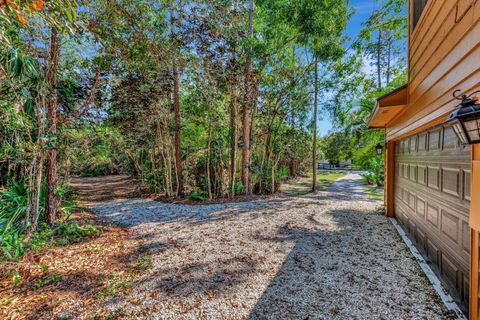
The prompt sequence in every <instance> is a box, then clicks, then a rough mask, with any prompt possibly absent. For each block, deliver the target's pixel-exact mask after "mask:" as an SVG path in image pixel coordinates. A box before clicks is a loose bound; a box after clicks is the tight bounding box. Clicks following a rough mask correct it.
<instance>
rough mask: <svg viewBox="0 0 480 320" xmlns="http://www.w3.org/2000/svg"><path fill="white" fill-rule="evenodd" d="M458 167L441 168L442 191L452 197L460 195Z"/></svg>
mask: <svg viewBox="0 0 480 320" xmlns="http://www.w3.org/2000/svg"><path fill="white" fill-rule="evenodd" d="M460 172H461V170H460V169H457V168H448V167H447V168H446V167H443V168H442V174H441V175H442V192H445V193H447V194H449V195H452V196H454V197H458V196H460Z"/></svg>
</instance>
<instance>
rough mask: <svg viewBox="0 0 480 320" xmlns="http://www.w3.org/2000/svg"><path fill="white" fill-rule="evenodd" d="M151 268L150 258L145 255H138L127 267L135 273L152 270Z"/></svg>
mask: <svg viewBox="0 0 480 320" xmlns="http://www.w3.org/2000/svg"><path fill="white" fill-rule="evenodd" d="M152 266H153V262H152V257H151V256H150V255H148V254H146V253H142V254H140V255H139V256H138V258H137V259H136V260H135V261H134V262H133V263H131V264H129V267H130V268H131V269H133V270H134V271H136V272H144V271H147V270H148V269H150V268H152Z"/></svg>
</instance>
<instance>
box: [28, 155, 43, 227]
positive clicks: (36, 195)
mask: <svg viewBox="0 0 480 320" xmlns="http://www.w3.org/2000/svg"><path fill="white" fill-rule="evenodd" d="M34 170H35V171H34V172H35V175H34V180H33V182H34V183H33V185H32V187H33V190H32V193H31V200H30V222H29V224H30V227H29V229H30V231H35V230H36V229H37V225H38V218H39V216H40V193H41V192H42V176H43V154H42V151H40V152H39V154H38V155H37V160H36V163H35V169H34Z"/></svg>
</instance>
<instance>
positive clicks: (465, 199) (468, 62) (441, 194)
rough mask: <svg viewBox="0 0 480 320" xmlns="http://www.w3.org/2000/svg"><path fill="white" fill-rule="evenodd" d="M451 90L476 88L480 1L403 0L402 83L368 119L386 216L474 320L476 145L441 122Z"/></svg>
mask: <svg viewBox="0 0 480 320" xmlns="http://www.w3.org/2000/svg"><path fill="white" fill-rule="evenodd" d="M457 89H460V92H461V93H460V94H470V93H472V92H474V91H476V90H478V89H480V1H477V0H428V1H427V0H409V41H408V84H407V85H405V86H403V87H401V88H399V89H397V90H395V91H393V92H391V93H389V94H387V95H385V96H383V97H381V98H379V99H378V101H377V105H376V107H375V109H374V111H373V113H372V116H371V118H370V121H369V126H370V127H371V128H383V129H384V130H385V148H386V149H385V174H386V177H385V178H386V182H385V202H386V203H385V205H386V214H387V215H388V216H390V217H395V218H396V219H397V220H398V221H399V222H400V223H401V225H402V226H403V227H404V229H406V230H407V231H408V234H409V235H410V237H411V238H412V240H413V241H414V243H415V245H416V246H417V248H418V249H419V250H420V251H421V252H422V254H423V255H424V256H425V258H426V259H427V261H428V262H430V264H431V266H432V269H433V270H434V271H435V272H436V273H437V274H438V275H439V277H440V279H441V280H442V282H443V284H444V285H445V287H446V288H448V290H449V292H450V294H451V295H452V296H453V297H454V298H455V299H456V300H457V302H459V304H460V305H461V306H463V308H464V311H465V312H466V313H468V314H469V318H470V319H480V312H479V305H480V303H479V286H480V283H479V271H480V269H479V259H480V257H479V253H480V144H463V143H461V141H460V140H459V138H458V135H457V134H456V132H455V131H454V129H453V127H452V125H451V124H448V123H446V122H445V120H446V119H447V118H448V117H449V115H450V114H451V113H452V112H453V111H455V110H456V108H457V106H458V105H459V102H460V101H458V100H457V99H455V98H454V97H453V95H452V92H454V91H455V90H457ZM477 103H478V104H480V101H477ZM478 124H479V125H480V120H479V122H478ZM479 133H480V131H479Z"/></svg>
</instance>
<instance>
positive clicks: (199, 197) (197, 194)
mask: <svg viewBox="0 0 480 320" xmlns="http://www.w3.org/2000/svg"><path fill="white" fill-rule="evenodd" d="M207 197H208V196H207V195H206V194H205V192H203V191H202V190H192V191H191V192H190V194H189V195H188V199H189V200H193V201H204V200H206V199H207Z"/></svg>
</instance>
